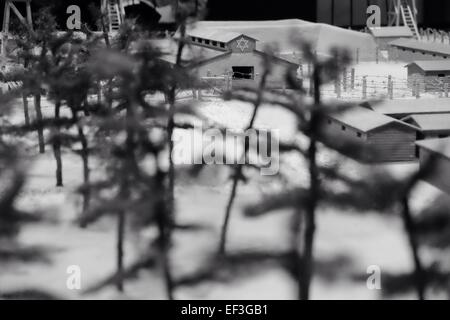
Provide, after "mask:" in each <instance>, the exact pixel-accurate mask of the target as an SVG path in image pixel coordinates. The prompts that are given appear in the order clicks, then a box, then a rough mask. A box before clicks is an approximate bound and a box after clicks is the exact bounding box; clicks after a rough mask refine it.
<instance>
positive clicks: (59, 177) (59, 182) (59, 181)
mask: <svg viewBox="0 0 450 320" xmlns="http://www.w3.org/2000/svg"><path fill="white" fill-rule="evenodd" d="M60 110H61V102H60V101H57V102H56V103H55V120H59V119H60ZM55 131H56V136H55V137H54V141H53V154H54V156H55V160H56V186H57V187H62V186H63V185H64V183H63V170H62V168H63V162H62V157H61V137H60V133H61V130H60V128H59V127H56V129H55Z"/></svg>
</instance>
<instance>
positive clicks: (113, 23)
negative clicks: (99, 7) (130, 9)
mask: <svg viewBox="0 0 450 320" xmlns="http://www.w3.org/2000/svg"><path fill="white" fill-rule="evenodd" d="M106 9H107V13H108V20H109V31H110V32H116V31H118V30H119V29H120V26H121V24H122V15H121V12H120V7H119V3H118V2H117V0H108V3H107V7H106Z"/></svg>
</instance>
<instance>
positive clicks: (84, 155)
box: [78, 124, 91, 212]
mask: <svg viewBox="0 0 450 320" xmlns="http://www.w3.org/2000/svg"><path fill="white" fill-rule="evenodd" d="M78 137H79V138H80V142H81V147H82V148H81V159H82V161H83V183H84V185H86V186H87V185H88V184H89V181H90V169H89V146H88V141H87V139H86V135H85V134H84V131H83V128H82V127H81V125H80V124H78ZM90 199H91V195H90V191H89V188H85V192H84V194H83V212H86V211H87V210H88V209H89V204H90Z"/></svg>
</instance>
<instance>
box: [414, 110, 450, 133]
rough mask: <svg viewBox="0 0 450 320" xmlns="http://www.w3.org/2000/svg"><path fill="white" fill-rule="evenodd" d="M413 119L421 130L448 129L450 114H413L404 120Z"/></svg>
mask: <svg viewBox="0 0 450 320" xmlns="http://www.w3.org/2000/svg"><path fill="white" fill-rule="evenodd" d="M409 119H411V120H413V121H414V122H415V123H416V124H417V125H418V126H419V128H420V129H422V130H423V131H442V130H450V114H449V113H447V114H415V115H412V116H409V117H407V118H406V119H405V121H406V120H409Z"/></svg>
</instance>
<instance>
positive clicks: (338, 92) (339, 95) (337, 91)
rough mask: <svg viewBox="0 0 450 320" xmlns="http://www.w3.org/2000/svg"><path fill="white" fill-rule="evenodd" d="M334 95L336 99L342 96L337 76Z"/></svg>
mask: <svg viewBox="0 0 450 320" xmlns="http://www.w3.org/2000/svg"><path fill="white" fill-rule="evenodd" d="M336 97H337V98H338V99H340V98H341V97H342V93H341V79H340V78H338V79H337V80H336Z"/></svg>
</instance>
